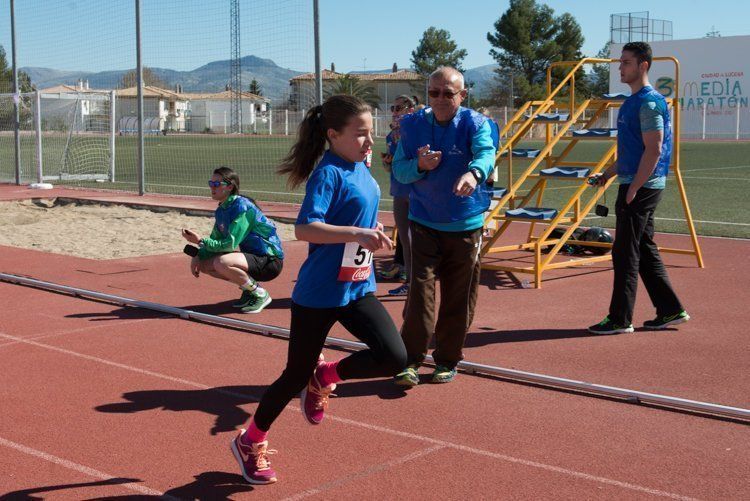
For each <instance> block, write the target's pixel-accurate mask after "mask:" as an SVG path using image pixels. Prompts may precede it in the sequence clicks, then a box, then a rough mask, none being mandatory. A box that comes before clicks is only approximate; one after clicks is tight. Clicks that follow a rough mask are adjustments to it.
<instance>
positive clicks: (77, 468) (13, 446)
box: [0, 437, 175, 499]
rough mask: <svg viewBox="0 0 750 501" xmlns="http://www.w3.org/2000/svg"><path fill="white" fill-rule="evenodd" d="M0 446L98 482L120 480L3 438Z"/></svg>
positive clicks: (130, 486)
mask: <svg viewBox="0 0 750 501" xmlns="http://www.w3.org/2000/svg"><path fill="white" fill-rule="evenodd" d="M0 445H2V446H3V447H8V448H9V449H14V450H16V451H18V452H22V453H24V454H28V455H29V456H34V457H37V458H39V459H43V460H45V461H48V462H50V463H54V464H56V465H59V466H62V467H63V468H67V469H69V470H73V471H77V472H78V473H82V474H84V475H87V476H89V477H93V478H98V479H99V480H113V479H117V478H121V477H118V476H115V475H110V474H109V473H104V472H103V471H99V470H95V469H93V468H89V467H88V466H84V465H82V464H78V463H74V462H73V461H69V460H67V459H63V458H61V457H57V456H53V455H52V454H48V453H46V452H43V451H40V450H37V449H32V448H31V447H28V446H26V445H23V444H19V443H17V442H13V441H12V440H8V439H6V438H3V437H0ZM112 485H116V486H118V487H124V488H125V489H128V490H131V491H134V492H138V493H140V494H145V495H147V496H164V493H163V492H159V491H155V490H153V489H149V488H148V487H146V486H143V485H139V484H136V483H133V482H128V483H124V484H115V483H113V484H112ZM165 497H167V498H170V499H175V498H171V497H170V496H165Z"/></svg>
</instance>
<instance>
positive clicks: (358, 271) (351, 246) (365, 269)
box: [338, 242, 372, 282]
mask: <svg viewBox="0 0 750 501" xmlns="http://www.w3.org/2000/svg"><path fill="white" fill-rule="evenodd" d="M370 273H372V251H369V250H367V249H365V248H364V247H362V246H361V245H359V244H358V243H357V242H349V243H347V244H346V246H345V247H344V257H343V258H342V259H341V268H340V269H339V278H338V280H339V282H362V281H363V280H367V279H368V278H370Z"/></svg>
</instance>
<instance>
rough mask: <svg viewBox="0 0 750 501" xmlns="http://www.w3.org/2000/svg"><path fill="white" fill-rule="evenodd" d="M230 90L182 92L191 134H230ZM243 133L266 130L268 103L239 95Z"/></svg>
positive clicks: (258, 98) (259, 98)
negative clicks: (186, 103) (186, 106)
mask: <svg viewBox="0 0 750 501" xmlns="http://www.w3.org/2000/svg"><path fill="white" fill-rule="evenodd" d="M232 94H233V92H232V91H231V90H225V91H223V92H215V93H181V94H179V96H180V97H181V98H182V99H184V100H185V101H187V102H188V124H187V130H188V131H190V132H220V133H226V132H231V106H232ZM240 102H241V110H240V113H241V115H242V116H241V118H242V120H241V124H242V132H244V133H257V132H259V131H260V130H267V129H268V120H269V114H270V105H271V101H270V100H269V99H268V98H266V97H263V96H258V95H256V94H251V93H250V92H242V93H241V101H240Z"/></svg>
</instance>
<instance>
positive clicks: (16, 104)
mask: <svg viewBox="0 0 750 501" xmlns="http://www.w3.org/2000/svg"><path fill="white" fill-rule="evenodd" d="M15 11H16V9H15V1H14V0H10V46H11V53H12V58H13V111H14V117H15V119H14V121H13V138H14V140H15V163H16V184H17V185H19V184H21V134H20V127H21V112H20V106H21V93H20V92H19V91H18V65H17V64H16V12H15Z"/></svg>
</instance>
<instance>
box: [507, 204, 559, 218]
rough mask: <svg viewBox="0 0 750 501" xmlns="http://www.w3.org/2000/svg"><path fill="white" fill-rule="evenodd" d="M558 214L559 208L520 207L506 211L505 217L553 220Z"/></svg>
mask: <svg viewBox="0 0 750 501" xmlns="http://www.w3.org/2000/svg"><path fill="white" fill-rule="evenodd" d="M555 216H557V209H549V208H546V207H520V208H518V209H509V210H506V211H505V219H510V218H513V219H536V220H541V221H551V220H552V219H554V218H555Z"/></svg>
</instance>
